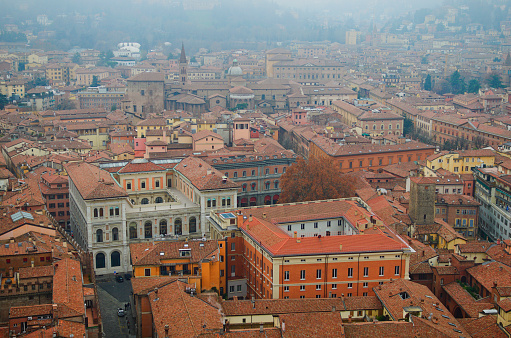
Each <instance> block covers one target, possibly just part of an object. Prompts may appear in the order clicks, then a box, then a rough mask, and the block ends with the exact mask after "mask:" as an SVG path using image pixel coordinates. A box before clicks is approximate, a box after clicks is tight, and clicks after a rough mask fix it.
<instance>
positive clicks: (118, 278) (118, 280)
mask: <svg viewBox="0 0 511 338" xmlns="http://www.w3.org/2000/svg"><path fill="white" fill-rule="evenodd" d="M115 280H116V281H117V283H122V282H124V279H123V278H122V276H119V275H117V276H115Z"/></svg>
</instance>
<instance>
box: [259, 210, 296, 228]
mask: <svg viewBox="0 0 511 338" xmlns="http://www.w3.org/2000/svg"><path fill="white" fill-rule="evenodd" d="M263 219H266V213H265V212H263ZM295 232H296V231H295Z"/></svg>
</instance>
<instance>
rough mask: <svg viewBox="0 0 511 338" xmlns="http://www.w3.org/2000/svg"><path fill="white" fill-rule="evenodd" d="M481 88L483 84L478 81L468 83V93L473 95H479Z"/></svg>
mask: <svg viewBox="0 0 511 338" xmlns="http://www.w3.org/2000/svg"><path fill="white" fill-rule="evenodd" d="M480 88H481V84H480V83H479V81H478V80H476V79H472V80H470V81H469V82H468V89H467V92H469V93H472V94H477V93H478V92H479V89H480Z"/></svg>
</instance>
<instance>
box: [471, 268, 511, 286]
mask: <svg viewBox="0 0 511 338" xmlns="http://www.w3.org/2000/svg"><path fill="white" fill-rule="evenodd" d="M466 271H467V273H468V274H470V275H471V276H472V278H474V279H475V280H476V281H477V282H479V283H480V284H481V285H482V286H483V287H484V288H485V289H486V290H489V291H491V289H492V287H493V286H494V283H497V286H499V285H500V286H510V285H511V267H509V266H507V265H504V264H502V263H500V262H496V261H491V262H485V263H483V264H480V265H476V266H474V267H471V268H469V269H467V270H466Z"/></svg>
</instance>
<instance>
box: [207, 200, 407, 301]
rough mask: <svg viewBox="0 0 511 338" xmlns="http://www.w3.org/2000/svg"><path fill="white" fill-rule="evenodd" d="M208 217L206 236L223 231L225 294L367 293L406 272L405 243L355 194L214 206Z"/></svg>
mask: <svg viewBox="0 0 511 338" xmlns="http://www.w3.org/2000/svg"><path fill="white" fill-rule="evenodd" d="M209 221H210V223H211V237H212V239H220V238H224V237H227V248H226V257H227V266H226V269H227V273H228V274H229V278H228V287H229V290H230V291H231V289H232V291H233V292H232V293H230V294H229V297H232V296H235V295H236V294H235V292H236V291H235V290H237V289H238V288H240V289H241V288H243V287H246V288H247V297H248V296H253V297H256V298H265V299H271V298H273V299H277V298H279V299H280V298H284V299H287V298H327V297H340V296H341V294H344V295H347V296H348V297H351V296H371V295H374V292H373V291H372V288H373V287H375V286H378V285H379V284H382V283H384V282H387V281H390V280H391V279H396V278H397V279H399V278H408V265H409V255H410V253H411V249H410V247H409V246H408V245H407V244H406V243H405V242H404V241H403V240H402V239H401V238H400V237H399V236H398V235H397V234H395V233H394V232H392V231H391V230H390V229H389V228H387V227H386V226H385V225H384V224H383V222H382V221H381V220H380V219H379V218H378V217H377V216H376V215H374V214H373V213H372V211H371V210H370V208H369V207H368V206H367V205H366V204H365V203H364V202H363V201H362V200H361V199H359V198H352V199H338V200H326V201H313V202H303V203H290V204H279V205H272V206H264V207H249V208H244V209H237V210H236V209H226V210H225V211H218V210H217V211H214V212H211V213H210V216H209ZM231 287H232V288H231Z"/></svg>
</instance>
